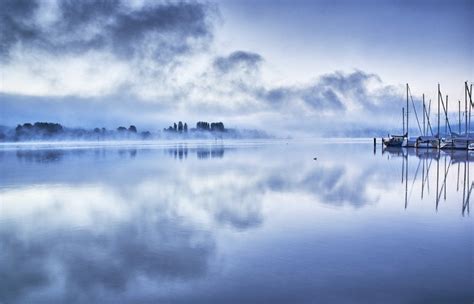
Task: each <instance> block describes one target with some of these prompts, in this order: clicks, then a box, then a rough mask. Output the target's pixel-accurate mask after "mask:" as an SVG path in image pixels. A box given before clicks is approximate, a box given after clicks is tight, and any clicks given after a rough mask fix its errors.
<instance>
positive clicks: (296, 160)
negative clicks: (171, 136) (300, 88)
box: [0, 141, 474, 303]
mask: <svg viewBox="0 0 474 304" xmlns="http://www.w3.org/2000/svg"><path fill="white" fill-rule="evenodd" d="M314 158H317V159H316V160H315V159H314ZM473 160H474V155H472V154H469V153H467V152H465V151H463V152H442V151H441V152H438V151H428V150H424V151H421V150H419V151H415V150H406V149H399V150H384V151H382V150H381V149H380V146H377V147H376V149H375V151H374V147H373V146H372V145H371V144H369V143H363V142H324V143H317V142H315V141H311V142H297V141H289V142H263V143H252V144H238V143H224V142H209V143H181V144H175V145H166V146H165V145H163V146H160V145H156V146H153V145H150V146H128V147H95V148H77V147H76V148H74V149H72V148H67V147H61V148H48V149H38V148H37V149H31V148H11V147H10V148H5V147H3V148H2V149H0V172H1V176H0V273H1V274H2V280H1V281H2V284H0V303H64V302H68V303H104V302H106V303H107V302H110V303H136V302H140V303H156V302H166V303H168V302H171V303H189V302H193V303H199V302H202V303H209V302H226V303H231V302H233V303H262V302H292V303H308V302H311V303H313V302H323V303H327V302H338V303H371V302H373V303H382V302H383V303H402V302H403V303H407V302H408V303H421V302H423V303H471V302H472V300H473V292H472V290H473V288H472V287H473V277H472V274H473V264H472V256H473V252H472V249H473V241H474V235H473V223H472V218H471V215H470V210H469V208H470V201H471V200H472V199H470V194H471V193H472V192H474V191H473V190H472V188H473V187H474V184H473V180H474V178H473V177H471V176H470V174H473V172H474V170H473V169H474V166H473V162H472V161H473Z"/></svg>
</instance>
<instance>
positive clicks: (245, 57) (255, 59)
mask: <svg viewBox="0 0 474 304" xmlns="http://www.w3.org/2000/svg"><path fill="white" fill-rule="evenodd" d="M262 61H263V57H262V56H260V55H259V54H257V53H252V52H245V51H235V52H233V53H231V54H229V55H228V56H222V57H217V58H216V59H214V62H213V66H214V69H216V70H217V71H219V72H221V73H228V72H232V71H233V70H235V69H241V70H244V71H247V72H251V71H254V70H256V69H258V68H259V65H260V63H261V62H262Z"/></svg>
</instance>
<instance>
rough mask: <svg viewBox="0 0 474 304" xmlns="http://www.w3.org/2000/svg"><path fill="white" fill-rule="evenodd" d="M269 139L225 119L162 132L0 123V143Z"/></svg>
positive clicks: (179, 124) (182, 126) (166, 129)
mask: <svg viewBox="0 0 474 304" xmlns="http://www.w3.org/2000/svg"><path fill="white" fill-rule="evenodd" d="M265 138H267V139H268V138H274V137H273V136H271V135H269V134H267V133H266V132H264V131H261V130H249V129H231V128H225V127H224V124H223V123H222V122H217V123H207V122H202V121H201V122H198V123H197V124H196V128H189V129H188V126H187V123H184V124H183V123H182V122H181V121H180V122H178V123H173V125H171V126H169V127H167V128H164V129H163V130H160V131H149V130H141V129H139V128H137V127H136V126H135V125H130V126H128V127H125V126H119V127H117V128H116V129H107V128H104V127H96V128H91V129H87V128H70V127H66V126H63V125H61V124H59V123H53V122H35V123H24V124H19V125H17V126H16V127H8V126H0V142H23V141H70V140H77V141H110V140H157V139H165V140H166V139H170V140H172V139H265Z"/></svg>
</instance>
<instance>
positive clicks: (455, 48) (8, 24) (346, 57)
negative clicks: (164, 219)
mask: <svg viewBox="0 0 474 304" xmlns="http://www.w3.org/2000/svg"><path fill="white" fill-rule="evenodd" d="M0 6H2V9H1V10H0V11H1V13H0V14H1V16H0V17H1V20H2V21H0V39H1V42H2V47H1V49H0V65H1V67H0V68H1V71H2V72H1V75H0V76H1V80H0V108H1V109H2V111H1V114H0V125H15V124H17V123H20V122H25V121H37V120H49V121H59V122H61V123H63V124H65V125H70V126H85V127H92V126H107V127H114V126H116V125H117V124H129V123H134V124H137V125H138V126H143V127H146V128H151V129H161V128H163V127H165V126H167V125H169V123H171V122H172V121H174V120H186V121H189V122H190V123H191V124H193V123H194V122H195V121H198V120H222V121H225V122H227V124H228V125H230V126H235V127H245V128H247V127H248V128H260V129H271V130H275V131H276V132H286V133H292V134H306V133H308V134H315V135H324V133H326V131H329V130H331V129H334V128H337V129H340V132H344V130H353V129H361V130H363V129H371V128H372V129H373V128H382V129H384V130H385V129H393V128H397V127H398V126H399V125H400V120H401V117H400V116H401V115H400V112H401V107H402V106H403V105H402V104H403V100H404V92H403V88H404V84H405V83H406V82H408V83H410V85H411V88H412V91H413V94H414V95H415V96H414V97H415V99H419V97H420V95H421V94H422V93H426V94H427V95H428V96H427V99H429V98H432V99H433V100H434V99H436V89H437V83H438V82H439V83H441V86H442V90H443V94H449V96H450V97H449V98H450V100H451V102H457V100H458V99H463V98H464V93H463V83H464V81H472V80H473V78H474V77H473V76H474V73H473V64H472V58H473V52H474V51H473V49H474V48H473V43H472V37H471V36H472V28H474V26H473V22H474V21H472V18H470V17H471V16H472V15H473V13H474V4H473V2H472V1H460V0H457V1H357V2H356V1H219V2H199V1H196V2H195V1H185V2H167V1H166V2H165V1H163V2H160V1H146V0H141V1H131V2H130V1H119V0H115V1H109V2H95V1H77V2H69V1H53V0H51V1H39V2H38V1H34V0H21V1H11V0H1V1H0ZM470 31H471V32H470ZM451 104H452V103H451ZM451 110H453V111H454V107H452V108H451ZM454 116H455V113H454V112H453V117H454ZM336 118H337V125H336V124H335V119H336Z"/></svg>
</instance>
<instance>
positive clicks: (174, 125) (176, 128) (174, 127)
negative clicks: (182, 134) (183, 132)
mask: <svg viewBox="0 0 474 304" xmlns="http://www.w3.org/2000/svg"><path fill="white" fill-rule="evenodd" d="M173 130H175V131H177V130H178V126H177V125H176V123H174V124H173Z"/></svg>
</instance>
